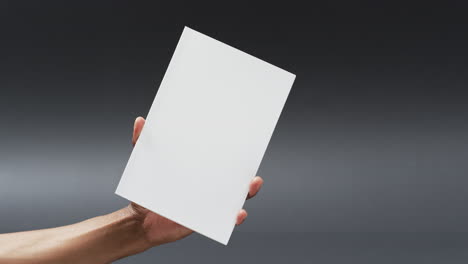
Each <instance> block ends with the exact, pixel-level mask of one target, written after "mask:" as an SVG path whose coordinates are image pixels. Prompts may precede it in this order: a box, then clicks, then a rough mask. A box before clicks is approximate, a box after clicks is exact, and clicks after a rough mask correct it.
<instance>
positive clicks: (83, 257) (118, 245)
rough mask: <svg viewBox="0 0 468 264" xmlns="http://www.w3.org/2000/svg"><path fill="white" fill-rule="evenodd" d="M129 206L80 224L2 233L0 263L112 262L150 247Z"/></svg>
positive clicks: (138, 220) (0, 236) (139, 222)
mask: <svg viewBox="0 0 468 264" xmlns="http://www.w3.org/2000/svg"><path fill="white" fill-rule="evenodd" d="M141 221H142V220H141V219H138V218H137V217H136V216H135V215H134V214H133V213H132V212H131V210H130V209H129V208H124V209H122V210H119V211H116V212H114V213H111V214H108V215H104V216H98V217H95V218H92V219H89V220H86V221H83V222H80V223H77V224H73V225H68V226H63V227H58V228H51V229H44V230H37V231H28V232H18V233H11V234H3V235H0V263H96V264H100V263H109V262H112V261H114V260H116V259H119V258H122V257H125V256H129V255H133V254H136V253H139V252H142V251H144V250H146V249H147V248H148V247H149V243H148V242H147V241H146V239H145V234H144V230H143V228H142V224H141Z"/></svg>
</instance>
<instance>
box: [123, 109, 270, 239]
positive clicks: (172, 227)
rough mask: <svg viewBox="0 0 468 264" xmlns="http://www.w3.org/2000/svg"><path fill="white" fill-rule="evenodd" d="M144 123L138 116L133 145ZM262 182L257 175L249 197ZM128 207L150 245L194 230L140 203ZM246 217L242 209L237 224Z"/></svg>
mask: <svg viewBox="0 0 468 264" xmlns="http://www.w3.org/2000/svg"><path fill="white" fill-rule="evenodd" d="M144 125H145V119H144V118H143V117H138V118H137V119H136V120H135V125H134V127H133V138H132V143H133V145H135V144H136V142H137V140H138V138H139V136H140V133H141V131H142V129H143V126H144ZM262 184H263V179H262V178H261V177H259V176H256V177H255V178H254V179H253V180H252V182H251V183H250V189H249V194H248V196H247V199H250V198H252V197H254V196H255V195H256V194H257V193H258V191H259V190H260V188H261V187H262ZM128 208H129V210H130V211H131V213H133V214H134V215H135V216H136V217H137V218H139V219H140V220H141V223H142V225H143V230H144V233H145V235H146V239H147V241H148V243H149V245H150V246H156V245H160V244H164V243H168V242H172V241H176V240H179V239H182V238H184V237H186V236H188V235H190V234H191V233H192V232H193V231H192V230H190V229H188V228H186V227H184V226H181V225H179V224H177V223H175V222H173V221H171V220H169V219H167V218H165V217H162V216H160V215H158V214H156V213H154V212H151V211H150V210H148V209H146V208H144V207H142V206H140V205H138V204H135V203H131V204H130V205H129V207H128ZM246 217H247V211H245V210H244V209H241V210H240V211H239V213H238V214H237V225H240V224H242V222H244V220H245V218H246Z"/></svg>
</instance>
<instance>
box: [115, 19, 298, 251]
mask: <svg viewBox="0 0 468 264" xmlns="http://www.w3.org/2000/svg"><path fill="white" fill-rule="evenodd" d="M294 79H295V75H294V74H291V73H289V72H287V71H285V70H282V69H280V68H278V67H276V66H274V65H272V64H269V63H267V62H264V61H262V60H260V59H257V58H255V57H253V56H251V55H249V54H246V53H244V52H242V51H240V50H238V49H235V48H233V47H230V46H228V45H226V44H224V43H222V42H220V41H217V40H215V39H213V38H210V37H208V36H206V35H203V34H201V33H199V32H197V31H195V30H192V29H190V28H187V27H185V29H184V31H183V33H182V36H181V37H180V40H179V43H178V44H177V48H176V50H175V52H174V55H173V56H172V60H171V62H170V63H169V67H168V68H167V71H166V74H165V75H164V78H163V81H162V83H161V86H160V87H159V90H158V92H157V95H156V98H155V100H154V102H153V105H152V106H151V109H150V111H149V113H148V116H147V118H146V123H145V126H144V128H143V131H142V133H141V135H140V138H139V140H138V142H137V144H136V146H135V148H134V149H133V152H132V154H131V156H130V159H129V161H128V164H127V166H126V168H125V171H124V173H123V176H122V178H121V180H120V183H119V186H118V187H117V190H116V193H117V194H118V195H120V196H122V197H124V198H127V199H128V200H131V201H133V202H135V203H137V204H140V205H141V206H144V207H146V208H148V209H149V210H151V211H153V212H155V213H157V214H160V215H162V216H164V217H166V218H169V219H170V220H172V221H174V222H177V223H179V224H181V225H183V226H185V227H187V228H189V229H192V230H193V231H195V232H198V233H200V234H202V235H205V236H207V237H209V238H211V239H214V240H216V241H218V242H220V243H222V244H225V245H226V244H227V243H228V241H229V238H230V236H231V234H232V231H233V229H234V226H235V223H236V217H237V213H238V212H239V210H240V209H241V208H242V206H243V204H244V202H245V198H246V196H247V193H248V188H249V184H250V181H251V180H252V179H253V177H254V176H255V175H256V173H257V170H258V168H259V166H260V162H261V160H262V158H263V155H264V153H265V150H266V148H267V145H268V142H269V141H270V138H271V135H272V133H273V130H274V128H275V126H276V123H277V121H278V118H279V116H280V114H281V111H282V109H283V106H284V104H285V102H286V99H287V97H288V94H289V91H290V89H291V86H292V84H293V82H294Z"/></svg>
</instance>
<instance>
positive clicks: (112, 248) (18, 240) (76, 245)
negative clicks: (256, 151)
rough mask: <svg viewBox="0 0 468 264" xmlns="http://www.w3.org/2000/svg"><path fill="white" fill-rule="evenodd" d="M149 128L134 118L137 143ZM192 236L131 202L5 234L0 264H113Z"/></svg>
mask: <svg viewBox="0 0 468 264" xmlns="http://www.w3.org/2000/svg"><path fill="white" fill-rule="evenodd" d="M144 125H145V119H144V118H142V117H138V118H137V119H136V120H135V125H134V128H133V137H132V143H133V145H135V143H136V142H137V140H138V137H139V136H140V133H141V131H142V129H143V126H144ZM262 184H263V180H262V178H260V177H258V176H256V177H255V178H254V179H253V180H252V182H251V183H250V189H249V194H248V196H247V199H250V198H252V197H254V196H255V195H256V194H257V193H258V191H259V190H260V188H261V186H262ZM246 217H247V212H246V211H245V210H244V209H242V210H240V211H239V213H238V215H237V219H236V220H237V225H239V224H242V223H243V222H244V220H245V218H246ZM191 233H193V231H192V230H190V229H188V228H186V227H184V226H181V225H179V224H177V223H175V222H173V221H171V220H169V219H167V218H164V217H162V216H160V215H158V214H156V213H154V212H151V211H149V210H148V209H146V208H144V207H142V206H140V205H138V204H135V203H130V204H129V205H128V206H127V207H125V208H122V209H120V210H118V211H115V212H113V213H110V214H107V215H102V216H97V217H94V218H91V219H88V220H85V221H82V222H79V223H76V224H72V225H68V226H62V227H56V228H49V229H42V230H34V231H26V232H17V233H9V234H0V264H3V263H12V264H18V263H38V264H42V263H90V264H93V263H96V264H100V263H111V262H112V261H115V260H117V259H120V258H124V257H126V256H130V255H134V254H137V253H140V252H143V251H145V250H147V249H149V248H151V247H154V246H158V245H161V244H165V243H169V242H174V241H177V240H180V239H182V238H184V237H186V236H188V235H190V234H191Z"/></svg>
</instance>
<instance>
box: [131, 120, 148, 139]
mask: <svg viewBox="0 0 468 264" xmlns="http://www.w3.org/2000/svg"><path fill="white" fill-rule="evenodd" d="M145 122H146V121H145V119H144V118H143V117H141V116H139V117H137V118H136V119H135V124H134V125H133V137H132V144H133V145H134V146H135V144H136V142H137V140H138V138H139V137H140V134H141V131H142V130H143V126H144V125H145Z"/></svg>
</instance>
